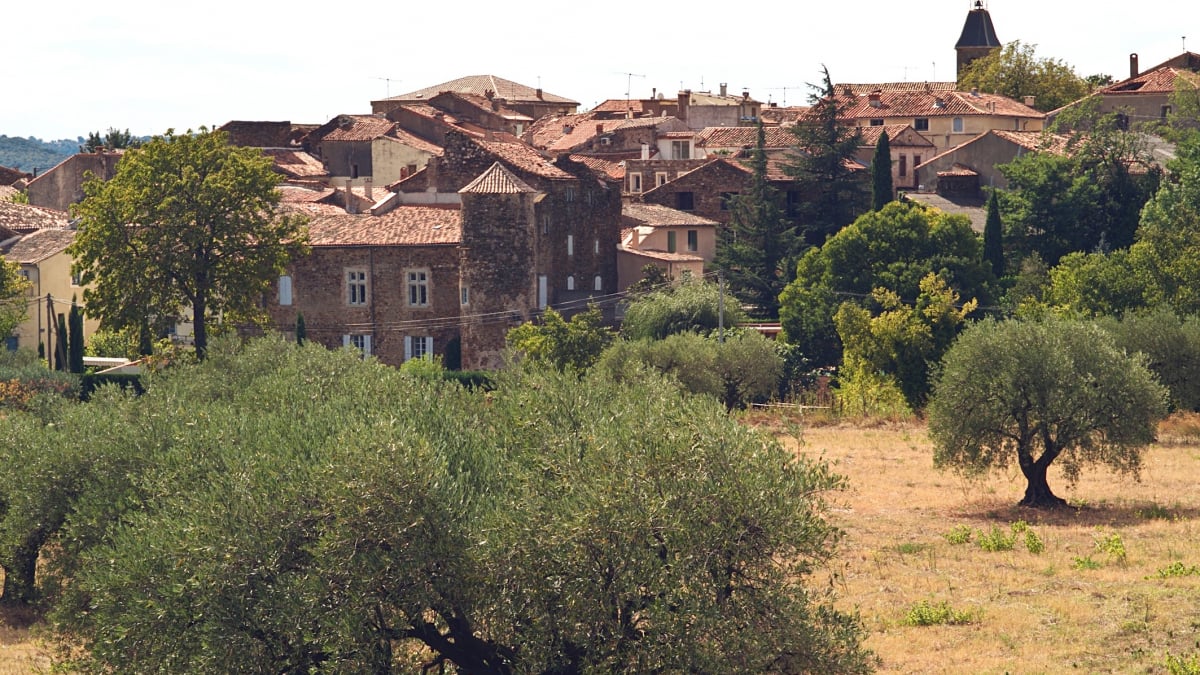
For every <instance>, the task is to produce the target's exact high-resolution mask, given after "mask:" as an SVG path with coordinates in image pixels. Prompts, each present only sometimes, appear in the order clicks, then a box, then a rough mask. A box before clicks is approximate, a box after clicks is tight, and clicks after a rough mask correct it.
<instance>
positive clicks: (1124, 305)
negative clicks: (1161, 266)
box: [1044, 250, 1155, 317]
mask: <svg viewBox="0 0 1200 675" xmlns="http://www.w3.org/2000/svg"><path fill="white" fill-rule="evenodd" d="M1049 275H1050V277H1049V284H1048V285H1047V287H1046V289H1045V296H1044V300H1045V302H1046V304H1047V305H1050V306H1053V307H1058V308H1062V309H1066V310H1068V311H1070V312H1072V313H1074V314H1076V315H1078V316H1085V317H1099V316H1120V315H1121V314H1124V313H1125V312H1127V311H1129V310H1137V309H1141V308H1144V307H1147V306H1148V303H1149V298H1150V297H1153V296H1154V295H1155V291H1154V289H1153V285H1152V284H1149V283H1148V281H1149V280H1148V279H1147V278H1146V277H1145V276H1144V275H1140V274H1138V273H1137V272H1136V271H1135V270H1133V268H1132V266H1131V261H1130V255H1129V252H1128V251H1125V250H1118V251H1113V252H1112V253H1109V254H1104V253H1072V254H1070V255H1067V256H1066V257H1064V258H1063V259H1062V260H1060V261H1059V262H1058V265H1057V266H1055V267H1054V268H1052V269H1051V270H1050V271H1049Z"/></svg>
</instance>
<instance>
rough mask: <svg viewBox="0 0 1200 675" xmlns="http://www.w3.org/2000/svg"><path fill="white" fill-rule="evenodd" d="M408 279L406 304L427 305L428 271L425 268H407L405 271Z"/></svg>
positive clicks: (411, 305) (413, 305)
mask: <svg viewBox="0 0 1200 675" xmlns="http://www.w3.org/2000/svg"><path fill="white" fill-rule="evenodd" d="M405 276H406V277H407V280H408V306H409V307H428V306H429V272H428V271H426V270H409V271H408V272H406V273H405Z"/></svg>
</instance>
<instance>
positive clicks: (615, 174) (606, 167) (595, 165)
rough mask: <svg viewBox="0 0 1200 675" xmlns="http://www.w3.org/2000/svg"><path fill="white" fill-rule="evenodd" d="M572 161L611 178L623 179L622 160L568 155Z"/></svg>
mask: <svg viewBox="0 0 1200 675" xmlns="http://www.w3.org/2000/svg"><path fill="white" fill-rule="evenodd" d="M570 158H571V160H572V161H575V162H579V163H580V164H583V165H584V166H586V167H587V168H589V169H591V170H592V171H595V172H596V173H600V174H604V175H606V176H608V177H609V178H611V179H613V180H625V164H624V162H620V161H615V160H611V159H604V158H600V157H591V156H589V155H570Z"/></svg>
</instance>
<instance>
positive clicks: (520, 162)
mask: <svg viewBox="0 0 1200 675" xmlns="http://www.w3.org/2000/svg"><path fill="white" fill-rule="evenodd" d="M473 140H474V142H475V143H478V144H479V145H480V146H481V147H482V148H484V149H485V150H487V151H489V152H491V153H492V154H493V155H495V156H496V158H497V159H499V160H501V161H503V162H505V163H506V164H510V165H512V166H513V167H514V168H517V169H519V170H521V171H526V172H528V173H532V174H534V175H536V176H541V177H542V178H572V177H573V176H571V174H569V173H567V172H566V171H563V170H562V169H560V168H558V167H557V166H554V165H553V164H551V163H550V161H549V160H547V159H546V158H545V157H543V156H542V155H541V153H539V152H538V151H537V150H535V149H534V148H533V147H532V146H530V145H529V144H527V143H522V142H520V141H518V140H516V139H513V140H512V141H488V140H482V139H473Z"/></svg>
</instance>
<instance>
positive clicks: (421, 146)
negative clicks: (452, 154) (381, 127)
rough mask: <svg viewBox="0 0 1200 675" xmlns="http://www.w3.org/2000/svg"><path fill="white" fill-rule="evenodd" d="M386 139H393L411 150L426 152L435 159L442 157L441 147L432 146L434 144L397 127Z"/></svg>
mask: <svg viewBox="0 0 1200 675" xmlns="http://www.w3.org/2000/svg"><path fill="white" fill-rule="evenodd" d="M388 138H389V139H391V138H394V139H395V140H396V141H398V142H400V143H403V144H404V145H407V146H408V147H410V148H413V149H414V150H420V151H421V152H428V153H429V154H431V155H433V156H435V157H441V156H442V147H441V146H439V145H437V144H434V143H430V142H429V141H427V140H425V139H424V138H421V137H420V136H417V135H416V134H413V133H410V132H408V131H405V130H404V129H401V128H400V127H398V126H397V127H396V128H395V129H393V130H392V135H391V136H388Z"/></svg>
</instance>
